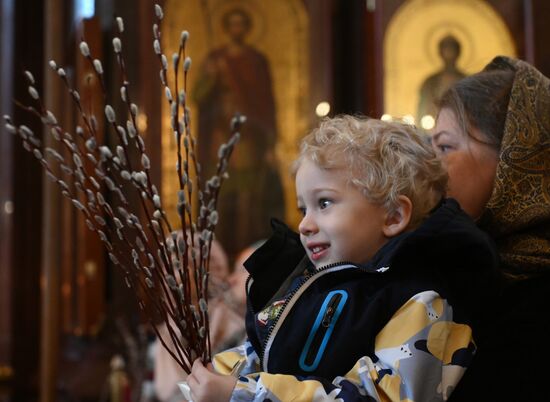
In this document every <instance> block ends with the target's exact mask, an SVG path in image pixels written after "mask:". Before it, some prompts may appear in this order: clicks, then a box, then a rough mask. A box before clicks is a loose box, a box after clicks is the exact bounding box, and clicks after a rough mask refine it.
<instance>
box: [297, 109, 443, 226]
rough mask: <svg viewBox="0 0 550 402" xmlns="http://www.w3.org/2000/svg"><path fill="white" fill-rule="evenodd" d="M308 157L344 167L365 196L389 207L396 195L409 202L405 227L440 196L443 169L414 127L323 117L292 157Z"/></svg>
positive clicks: (392, 206) (413, 223) (391, 208)
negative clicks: (409, 212)
mask: <svg viewBox="0 0 550 402" xmlns="http://www.w3.org/2000/svg"><path fill="white" fill-rule="evenodd" d="M305 158H307V159H309V160H311V161H313V162H314V163H315V164H317V165H318V166H319V167H321V168H323V169H345V171H347V172H349V181H350V183H351V184H352V185H354V186H356V187H357V188H358V189H359V190H361V191H362V193H363V194H364V195H365V197H366V198H367V200H369V201H370V202H373V203H375V204H377V205H382V206H384V207H385V208H386V209H387V210H388V211H394V210H395V209H396V208H397V207H398V205H399V204H398V197H399V196H400V195H404V196H407V197H408V198H409V199H410V200H411V202H412V205H413V211H412V215H411V222H410V224H409V228H415V227H416V226H418V224H420V222H422V220H423V219H424V218H425V217H426V216H427V215H428V213H429V212H430V210H432V209H433V208H434V207H435V206H436V205H437V203H438V202H439V201H440V200H441V198H442V197H443V194H444V193H445V190H446V186H447V173H446V171H445V169H444V168H443V166H442V165H441V162H440V161H439V160H438V158H437V157H436V155H435V153H434V151H433V150H432V148H431V146H430V145H429V143H428V141H427V140H425V139H424V138H423V137H422V136H421V135H420V134H419V133H418V132H417V131H416V129H415V128H414V127H412V126H409V125H405V124H400V123H390V122H384V121H381V120H376V119H368V118H359V117H353V116H349V115H342V116H338V117H334V118H330V119H325V120H323V121H322V122H321V124H320V126H319V127H318V128H316V129H314V130H313V131H312V132H311V133H310V134H309V135H307V136H306V137H305V138H304V139H303V140H302V144H301V147H300V155H299V157H298V159H297V160H296V162H295V163H294V171H297V170H298V168H299V167H300V164H301V162H302V161H303V160H304V159H305Z"/></svg>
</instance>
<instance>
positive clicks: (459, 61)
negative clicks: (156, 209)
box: [0, 0, 550, 402]
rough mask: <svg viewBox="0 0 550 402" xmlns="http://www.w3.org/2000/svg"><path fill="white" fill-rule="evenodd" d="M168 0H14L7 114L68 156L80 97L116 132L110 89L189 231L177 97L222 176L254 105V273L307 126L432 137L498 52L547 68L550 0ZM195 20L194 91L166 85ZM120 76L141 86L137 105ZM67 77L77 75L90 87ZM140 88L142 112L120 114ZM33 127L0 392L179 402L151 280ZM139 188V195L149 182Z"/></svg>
mask: <svg viewBox="0 0 550 402" xmlns="http://www.w3.org/2000/svg"><path fill="white" fill-rule="evenodd" d="M158 4H159V5H160V6H161V7H162V11H161V13H162V19H159V18H158V17H159V10H158V9H156V8H155V2H153V1H149V0H110V1H108V0H71V1H63V0H18V1H15V0H2V2H1V8H0V20H1V21H2V23H1V25H0V30H1V31H2V35H1V38H2V39H1V43H0V54H1V57H0V77H1V78H0V93H1V96H0V108H1V115H2V116H5V115H8V116H10V118H11V119H13V121H14V122H16V123H17V124H18V125H19V124H24V125H26V126H27V127H28V129H30V130H32V131H33V132H34V133H35V136H36V137H35V138H37V141H40V143H41V144H42V145H43V146H44V147H46V146H48V147H52V148H53V149H57V150H58V152H62V151H60V149H61V148H62V145H63V138H65V139H67V138H69V137H70V136H71V135H75V136H76V133H77V131H75V130H77V129H76V127H77V126H79V125H83V123H82V115H83V114H84V112H83V111H82V110H85V111H86V113H90V114H95V116H97V119H95V118H94V121H93V122H91V123H89V122H87V123H86V124H91V125H92V126H93V127H94V131H97V133H98V138H100V139H101V141H104V143H106V144H109V143H110V144H114V142H113V141H114V138H115V137H114V136H115V134H116V131H117V128H116V124H115V125H114V130H113V129H112V128H113V127H110V126H111V125H112V121H111V116H110V115H109V112H108V111H107V110H105V113H104V102H109V104H112V105H113V108H114V110H116V112H117V117H118V116H119V115H120V116H121V119H127V118H128V119H130V120H131V121H133V122H134V123H132V130H137V132H139V135H138V137H139V141H141V142H139V143H137V144H138V145H136V147H137V148H139V151H140V152H142V149H145V150H146V152H147V158H146V161H145V162H144V159H143V157H142V159H141V162H142V163H143V165H146V170H147V179H144V180H150V183H153V184H154V187H155V189H158V193H155V195H151V199H152V200H153V199H155V200H158V199H162V202H163V207H164V209H165V210H166V211H167V213H166V221H167V222H171V223H172V224H173V225H174V226H175V227H177V224H178V212H177V211H178V208H180V207H181V198H179V197H181V192H179V191H178V190H179V187H178V177H179V176H178V174H177V172H178V169H180V168H181V165H180V162H178V163H176V162H177V158H178V157H177V152H178V150H177V148H178V147H179V142H178V141H176V142H177V145H176V142H175V141H174V130H175V128H174V123H173V122H171V116H172V114H171V113H172V112H171V108H172V105H173V102H172V99H171V98H172V97H174V98H178V99H180V100H181V98H185V99H184V101H185V105H186V106H185V107H186V108H188V109H186V113H188V119H189V121H188V120H185V122H184V123H185V124H186V125H187V123H190V126H191V128H190V130H191V132H192V133H193V135H194V136H195V138H196V139H197V144H195V145H196V146H197V147H196V155H194V157H195V156H196V158H197V159H198V160H199V161H200V162H201V173H202V174H204V177H210V176H212V175H213V174H215V171H216V170H215V169H217V168H218V167H217V165H216V161H217V160H218V159H217V158H218V157H219V155H220V151H219V149H220V145H221V144H222V143H225V142H230V141H231V140H230V138H231V132H232V131H231V129H230V121H231V119H232V117H233V115H234V114H235V113H241V114H243V115H245V116H246V121H244V119H243V126H242V131H241V138H240V141H239V142H238V143H237V145H236V146H235V152H234V153H233V155H232V156H231V160H230V162H228V173H229V175H228V177H226V180H225V181H224V186H223V190H222V191H221V193H220V198H219V202H218V207H217V208H218V212H219V215H220V223H219V225H218V226H217V228H216V231H215V232H214V233H215V237H216V239H217V240H218V241H219V243H220V244H221V247H222V248H223V250H224V251H221V253H225V256H224V257H223V258H224V264H225V265H226V267H227V268H226V269H227V270H228V272H231V271H237V270H238V269H239V268H238V267H237V265H238V263H239V261H240V259H241V258H242V251H243V250H245V249H246V248H247V247H249V246H251V245H253V244H256V243H257V242H258V241H260V240H262V239H265V238H266V237H267V236H269V234H270V226H269V220H270V218H271V217H276V218H278V219H280V220H283V221H285V222H287V223H288V224H289V226H291V227H294V228H295V227H296V226H297V223H298V222H299V212H298V210H297V208H296V195H295V193H294V184H293V180H294V179H293V176H292V163H293V160H294V159H295V158H296V156H297V154H298V144H299V141H300V139H301V138H302V137H303V136H304V135H306V134H307V133H308V131H309V130H311V129H312V128H313V127H314V126H315V125H316V124H317V123H318V122H319V121H320V120H321V119H323V118H324V117H325V116H335V115H338V114H341V113H350V114H356V115H365V116H370V117H374V118H381V119H382V120H395V121H402V122H405V123H407V124H413V125H416V126H417V127H420V128H421V130H423V132H424V134H425V135H426V137H427V138H429V135H430V129H432V128H433V126H434V122H435V119H436V118H437V108H436V106H435V105H436V104H437V100H438V97H440V96H441V95H442V93H443V92H444V91H445V90H446V89H447V88H448V87H449V86H450V85H451V84H452V83H453V82H455V81H457V80H459V79H461V78H463V77H466V76H468V75H471V74H473V73H476V72H478V71H479V70H481V69H482V68H483V66H485V65H486V64H487V63H488V62H489V61H491V60H492V59H493V58H494V57H495V56H497V55H505V56H510V57H513V58H518V59H522V60H525V61H527V62H529V63H531V64H532V65H533V66H535V67H536V68H537V69H538V70H539V71H540V72H542V74H544V75H546V76H550V49H549V47H548V43H547V39H548V37H550V26H549V25H547V21H549V20H550V3H549V2H547V1H544V0H276V1H271V2H266V1H261V0H228V1H226V0H158ZM122 24H123V26H122ZM154 24H157V25H156V26H155V27H153V26H154ZM121 28H122V29H121ZM184 30H186V31H188V37H187V36H186V37H185V40H186V41H187V44H186V47H185V52H184V55H183V57H181V60H179V59H178V60H179V61H180V65H182V66H183V64H184V62H183V59H184V58H186V57H187V56H189V57H190V60H189V61H188V62H187V60H186V63H187V65H186V66H185V67H181V68H183V69H185V71H186V75H185V79H183V78H182V77H180V80H182V81H181V82H184V85H185V92H184V93H183V92H182V93H177V94H176V93H175V92H172V93H170V94H168V93H167V92H166V91H165V89H164V85H163V84H162V83H161V81H164V80H168V81H170V84H172V83H173V81H172V80H174V78H173V76H170V77H168V78H165V77H163V76H162V71H163V67H162V66H163V64H167V65H168V69H170V68H171V66H172V63H175V62H176V61H175V59H174V58H173V56H172V54H177V52H178V46H180V43H181V41H182V31H184ZM159 32H160V33H159ZM113 38H115V39H117V38H120V40H119V41H118V42H116V40H115V42H113ZM155 38H157V39H155ZM155 40H158V41H159V43H160V44H161V45H162V56H163V57H164V58H162V57H161V52H160V49H157V44H156V43H155V42H154V41H155ZM82 41H85V43H86V47H85V48H84V49H83V46H82ZM120 41H121V42H122V45H120ZM117 46H118V48H117ZM120 46H122V48H120ZM113 49H114V51H113ZM117 49H118V50H117ZM90 52H91V54H92V55H91V56H88V57H86V56H87V55H88V54H89V53H90ZM164 54H165V55H166V56H164ZM121 55H122V56H123V57H124V61H123V62H122V65H123V67H122V68H121V67H120V65H121V61H120V60H121ZM93 60H96V61H97V62H96V61H93ZM99 60H100V62H99ZM52 63H54V64H52ZM52 66H53V67H52ZM94 69H95V71H94ZM159 69H160V70H161V74H160V76H159ZM60 70H62V71H61V72H60ZM98 70H101V72H100V73H99V74H98ZM187 70H188V71H187ZM25 71H30V72H31V73H32V79H29V77H28V75H27V76H26V73H25ZM182 71H184V70H182ZM29 82H30V83H31V84H32V85H31V86H30V84H29ZM121 83H122V84H121ZM121 85H122V86H123V87H124V88H127V89H124V90H123V91H124V94H123V95H122V100H121ZM126 85H127V86H126ZM30 87H32V88H33V90H31V89H29V88H30ZM67 87H69V88H75V89H77V90H78V92H79V94H80V95H79V100H78V102H75V101H74V98H75V95H74V93H73V92H72V90H71V89H69V90H67ZM34 91H36V92H34ZM129 96H131V97H132V103H134V102H135V105H137V107H136V108H135V109H132V108H129V109H128V110H127V111H125V109H124V107H125V103H126V102H125V99H126V97H129ZM167 98H169V99H168V100H169V101H168V102H167ZM37 99H39V102H40V108H42V107H43V108H45V109H44V110H47V111H48V113H49V111H51V112H52V113H53V114H55V116H56V119H57V120H56V124H57V123H59V126H60V127H63V130H66V131H67V134H63V132H64V131H60V132H59V133H60V134H61V135H66V137H63V138H62V139H61V141H59V140H58V141H55V140H54V139H52V137H51V135H50V131H49V130H48V129H47V128H45V127H44V126H43V124H42V123H43V122H44V117H43V116H42V122H41V120H40V118H37V116H36V115H33V113H32V111H31V110H30V109H29V108H28V107H26V105H38V104H39V103H36V102H37ZM129 104H130V103H129V102H128V105H129ZM79 105H81V106H82V108H83V109H81V106H79ZM37 107H38V106H37ZM111 110H112V109H111ZM113 113H114V112H113ZM124 113H126V114H127V116H129V117H125V116H124ZM46 116H48V115H46ZM130 120H129V121H130ZM50 122H51V121H50ZM45 124H49V122H48V118H47V117H46V123H45ZM176 124H177V123H176ZM134 125H135V127H134ZM125 129H126V128H124V127H123V128H122V131H124V130H125ZM132 130H130V128H128V130H127V131H128V132H131V131H132ZM185 130H187V126H186V127H185ZM68 133H71V134H68ZM58 135H59V134H58ZM54 136H55V135H54ZM130 136H131V134H130ZM70 138H72V137H70ZM24 142H25V141H21V138H19V136H17V135H13V134H11V133H10V132H9V130H8V129H7V128H6V127H5V125H4V121H3V122H2V125H1V126H0V238H1V239H2V240H1V241H0V401H1V402H4V401H6V402H8V401H10V402H18V401H21V402H23V401H25V402H26V401H30V402H32V401H41V402H53V401H61V402H65V401H66V402H72V401H74V402H77V401H83V402H84V401H121V402H122V401H150V402H152V401H157V400H159V401H160V400H162V401H164V400H176V399H162V398H161V397H160V396H159V395H155V391H154V389H153V388H154V386H153V375H154V372H155V370H154V367H153V365H154V362H153V359H152V357H151V353H152V352H151V344H152V343H153V341H154V339H155V335H156V334H155V332H154V331H152V330H151V328H150V324H149V321H148V317H145V314H144V312H143V309H141V308H140V306H138V302H137V299H136V294H135V293H136V292H138V291H137V290H134V289H133V288H128V286H127V285H126V283H125V278H124V273H123V272H122V271H121V270H120V269H119V267H118V266H116V265H117V264H116V263H114V260H113V257H112V256H110V255H111V253H110V251H109V250H108V249H106V248H105V247H104V245H103V242H102V240H101V239H100V236H98V233H97V230H89V228H88V227H89V224H88V222H86V220H85V219H84V217H83V216H82V215H81V214H80V211H79V205H78V202H77V203H75V202H74V200H73V202H71V200H70V199H67V198H66V197H63V195H62V192H61V191H60V189H59V186H57V185H56V184H58V183H59V181H58V182H57V183H55V182H52V181H51V180H49V179H48V177H47V175H46V174H44V168H43V166H42V164H41V163H40V161H39V160H37V158H38V159H41V156H40V158H39V157H38V156H37V152H36V151H38V150H39V149H41V148H40V146H38V147H37V148H33V149H35V152H34V154H33V152H28V150H27V149H25V148H26V147H25V144H23V143H24ZM27 144H28V143H27ZM31 145H32V144H31ZM193 146H194V145H193ZM113 149H114V147H113ZM113 152H114V151H113ZM136 152H137V151H136ZM40 155H41V154H40ZM52 155H53V152H52ZM64 155H65V156H66V155H67V154H64ZM54 156H55V155H54ZM119 156H120V155H119ZM131 158H134V159H136V157H135V156H132V157H131ZM131 158H130V159H131ZM72 163H73V162H71V163H70V164H69V165H71V164H72ZM74 163H76V164H77V165H78V164H79V163H81V162H79V161H78V160H74ZM71 166H72V165H71ZM149 166H150V168H149ZM186 168H187V167H186ZM69 170H70V169H69ZM126 173H127V172H126ZM195 173H196V172H195ZM59 174H63V173H59ZM132 179H134V178H132ZM138 179H139V177H138ZM76 181H77V180H76V178H73V182H70V181H68V183H69V185H70V184H71V183H73V184H75V183H76ZM107 185H108V184H107ZM98 188H99V186H98ZM103 190H104V189H103ZM103 190H100V191H103ZM155 191H156V190H155ZM155 196H156V198H155ZM192 197H193V196H191V198H192ZM127 198H128V199H127V200H125V201H127V202H128V203H129V204H132V203H136V204H137V203H140V202H141V201H140V193H139V192H138V193H135V194H131V195H130V194H129V195H128V196H127ZM201 201H202V200H201ZM107 202H111V201H110V200H109V199H108V200H107ZM158 202H159V203H160V201H158ZM75 206H76V208H75ZM199 213H200V211H199V209H198V208H196V209H195V210H194V211H191V212H190V213H189V215H190V216H191V215H193V214H199ZM130 218H131V217H130ZM139 218H140V219H141V216H140V217H139ZM136 219H137V218H136ZM130 220H131V219H130ZM96 221H98V222H100V223H101V222H102V221H103V218H101V217H98V218H96ZM103 223H104V221H103ZM102 233H103V232H102ZM212 253H214V251H212ZM230 267H236V268H230ZM211 269H213V268H211ZM227 275H229V274H227ZM243 286H244V285H243ZM149 318H150V317H149ZM138 398H139V399H138Z"/></svg>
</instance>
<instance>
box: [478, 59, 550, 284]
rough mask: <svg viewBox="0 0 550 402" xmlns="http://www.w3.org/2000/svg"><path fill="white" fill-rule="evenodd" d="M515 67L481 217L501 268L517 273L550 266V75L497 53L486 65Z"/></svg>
mask: <svg viewBox="0 0 550 402" xmlns="http://www.w3.org/2000/svg"><path fill="white" fill-rule="evenodd" d="M495 69H511V70H513V71H515V78H514V82H513V85H512V90H511V95H510V101H509V104H508V112H507V115H506V121H505V124H504V135H503V138H502V145H501V151H500V160H499V163H498V167H497V172H496V180H495V188H494V190H493V193H492V196H491V198H490V200H489V202H488V204H487V210H486V212H485V214H484V216H483V217H482V219H481V221H480V225H481V226H482V228H483V229H485V230H487V231H488V232H489V233H490V234H491V235H492V236H493V238H494V239H495V241H496V243H497V247H498V249H499V254H500V256H501V259H502V263H503V272H504V273H505V274H506V275H507V276H510V277H513V278H517V279H521V278H526V277H530V276H533V275H537V274H541V273H543V272H550V80H549V79H548V78H547V77H545V76H544V75H542V74H541V73H540V72H539V71H538V70H536V69H535V68H534V67H533V66H531V65H529V64H528V63H526V62H523V61H520V60H514V59H510V58H507V57H502V56H499V57H497V58H495V59H494V60H493V61H492V62H491V63H490V64H489V65H487V66H486V67H485V70H486V71H489V70H495Z"/></svg>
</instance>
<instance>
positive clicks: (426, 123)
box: [420, 114, 435, 130]
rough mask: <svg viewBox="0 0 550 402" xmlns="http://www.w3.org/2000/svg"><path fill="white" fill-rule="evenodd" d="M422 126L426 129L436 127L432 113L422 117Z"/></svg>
mask: <svg viewBox="0 0 550 402" xmlns="http://www.w3.org/2000/svg"><path fill="white" fill-rule="evenodd" d="M420 126H421V127H422V128H423V129H424V130H431V129H432V128H434V126H435V119H434V118H433V116H432V115H430V114H427V115H424V116H422V118H421V119H420Z"/></svg>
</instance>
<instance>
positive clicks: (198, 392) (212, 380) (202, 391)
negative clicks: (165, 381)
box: [187, 359, 237, 402]
mask: <svg viewBox="0 0 550 402" xmlns="http://www.w3.org/2000/svg"><path fill="white" fill-rule="evenodd" d="M187 384H189V388H191V397H192V399H193V402H228V401H229V400H230V399H231V394H232V393H233V388H235V384H237V379H236V378H235V377H233V376H230V375H222V374H218V373H216V372H215V371H214V367H213V366H212V364H211V363H208V365H207V367H204V366H203V364H202V362H201V361H200V359H197V360H195V362H194V363H193V367H192V369H191V374H189V376H188V377H187Z"/></svg>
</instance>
